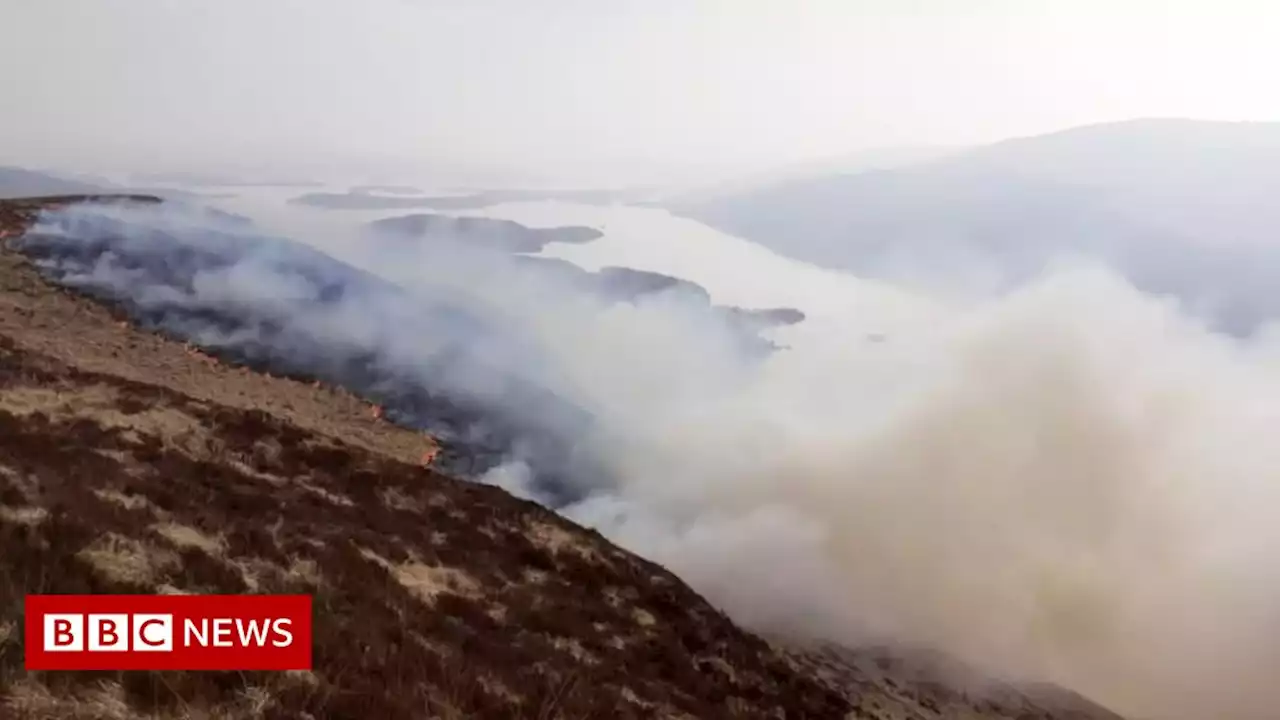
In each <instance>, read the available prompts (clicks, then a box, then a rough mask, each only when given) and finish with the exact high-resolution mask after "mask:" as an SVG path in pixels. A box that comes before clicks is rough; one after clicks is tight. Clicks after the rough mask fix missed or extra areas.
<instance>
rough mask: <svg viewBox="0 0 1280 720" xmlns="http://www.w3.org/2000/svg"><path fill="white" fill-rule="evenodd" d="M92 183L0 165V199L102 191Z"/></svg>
mask: <svg viewBox="0 0 1280 720" xmlns="http://www.w3.org/2000/svg"><path fill="white" fill-rule="evenodd" d="M102 191H103V188H102V187H100V186H97V185H94V184H92V183H88V182H83V181H80V180H72V179H68V178H64V177H58V176H54V175H50V174H47V173H42V172H37V171H35V170H27V169H25V168H18V167H4V166H0V199H3V198H18V197H24V196H28V195H68V194H75V193H79V194H83V193H96V192H102Z"/></svg>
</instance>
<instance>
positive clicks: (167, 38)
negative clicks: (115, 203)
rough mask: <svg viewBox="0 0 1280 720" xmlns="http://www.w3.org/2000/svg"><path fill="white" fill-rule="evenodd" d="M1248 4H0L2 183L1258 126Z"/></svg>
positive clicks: (1272, 29)
mask: <svg viewBox="0 0 1280 720" xmlns="http://www.w3.org/2000/svg"><path fill="white" fill-rule="evenodd" d="M1278 23H1280V4H1278V3H1274V2H1270V1H1269V0H1259V1H1258V2H1247V1H1246V0H1234V1H1233V0H1213V1H1212V2H1205V1H1200V0H1187V1H1186V2H1177V0H1164V1H1161V0H1149V1H1146V0H1100V1H1098V2H1094V1H1092V0H1065V1H1063V2H1058V1H1057V0H0V27H3V28H5V33H4V34H5V40H4V42H3V43H0V67H3V68H5V69H6V76H5V80H4V84H3V86H2V87H3V93H0V98H2V99H0V164H4V163H6V162H8V163H36V164H42V163H53V164H68V163H76V164H81V165H86V166H87V165H101V164H103V163H116V164H121V163H125V164H129V165H134V166H139V167H141V166H147V167H161V166H170V167H181V166H186V165H190V164H206V163H215V162H216V163H224V164H225V163H233V162H241V163H260V164H270V165H271V166H278V167H292V166H295V165H298V164H299V163H300V162H302V161H303V160H307V161H310V162H312V163H323V162H330V161H338V162H342V163H344V167H361V163H363V164H364V167H367V168H370V169H372V168H375V167H390V166H393V165H396V164H400V165H412V164H414V163H420V162H429V161H433V160H434V161H445V160H448V161H452V162H469V163H475V164H478V165H484V166H494V167H503V168H511V169H514V170H520V171H523V172H528V173H533V174H537V175H547V176H553V177H563V178H570V179H572V178H583V179H588V178H591V179H594V178H596V177H609V178H614V177H616V178H617V179H635V180H645V179H651V178H658V177H661V178H670V177H673V176H674V177H679V176H681V175H682V174H684V173H692V172H696V171H699V170H720V169H730V168H732V169H736V168H745V167H748V166H763V165H769V164H773V163H785V162H790V161H793V160H799V159H805V158H816V157H820V156H824V155H831V154H840V153H847V152H850V151H854V150H858V149H862V148H868V147H873V146H884V145H900V144H958V143H971V142H978V141H984V140H992V139H998V138H1002V137H1007V136H1010V135H1019V134H1034V133H1037V132H1042V131H1047V130H1053V129H1058V128H1062V127H1066V126H1071V125H1075V124H1082V123H1089V122H1097V121H1106V120H1116V119H1125V118H1131V117H1145V116H1190V117H1199V118H1213V119H1241V120H1243V119H1255V120H1280V94H1277V93H1275V92H1274V80H1273V78H1272V75H1271V74H1272V73H1273V71H1274V68H1277V67H1280V43H1277V42H1276V38H1277V37H1280V24H1278Z"/></svg>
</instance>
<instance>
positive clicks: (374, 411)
mask: <svg viewBox="0 0 1280 720" xmlns="http://www.w3.org/2000/svg"><path fill="white" fill-rule="evenodd" d="M369 414H370V415H372V416H373V419H374V420H381V419H382V406H381V405H374V406H372V407H371V408H370V409H369Z"/></svg>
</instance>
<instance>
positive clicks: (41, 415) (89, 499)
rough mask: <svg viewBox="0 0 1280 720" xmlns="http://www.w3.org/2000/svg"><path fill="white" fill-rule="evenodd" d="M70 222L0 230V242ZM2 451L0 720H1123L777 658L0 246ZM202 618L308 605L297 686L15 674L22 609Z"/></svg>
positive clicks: (495, 501)
mask: <svg viewBox="0 0 1280 720" xmlns="http://www.w3.org/2000/svg"><path fill="white" fill-rule="evenodd" d="M69 201H71V199H57V200H41V201H29V202H7V203H0V235H2V236H5V237H6V239H11V238H12V237H14V236H17V235H19V234H20V233H22V232H23V231H24V229H25V228H26V227H27V224H28V223H29V222H30V221H31V219H32V217H33V215H34V213H36V212H37V211H38V210H39V208H41V207H42V206H46V205H50V204H63V203H66V202H69ZM0 425H3V430H0V577H3V579H4V582H3V583H0V608H2V610H0V612H3V615H0V698H2V700H0V703H3V704H0V708H3V712H0V715H2V716H4V717H15V718H55V717H56V718H85V719H88V718H101V719H105V718H113V719H114V718H129V717H153V718H161V717H163V718H177V717H183V718H186V717H219V718H308V717H309V718H352V719H353V720H354V719H356V718H373V717H377V718H424V717H439V718H472V717H478V718H532V717H538V718H613V717H619V718H626V717H635V718H642V717H643V718H649V717H652V718H677V717H679V718H722V717H723V718H755V717H759V718H766V717H768V718H787V719H794V718H841V717H856V718H879V719H881V720H905V719H906V718H917V717H956V718H959V717H968V718H1009V719H1012V718H1044V719H1053V720H1058V719H1063V720H1065V719H1068V718H1069V719H1071V720H1093V719H1097V720H1104V719H1106V720H1111V719H1113V718H1114V717H1115V716H1113V715H1111V714H1109V713H1106V712H1105V711H1103V710H1101V709H1099V708H1096V707H1094V706H1092V705H1090V704H1089V703H1087V702H1085V701H1083V700H1080V699H1078V698H1074V697H1071V696H1069V695H1066V694H1061V693H1047V694H1041V693H1027V692H1022V691H1019V690H1015V689H1013V688H1010V687H1004V686H997V685H995V684H991V683H985V682H984V683H973V684H969V683H967V682H966V683H963V684H956V683H957V681H956V678H958V677H959V675H956V674H954V673H951V672H947V673H941V674H937V673H930V672H928V671H927V669H926V668H924V667H923V666H917V665H915V664H913V663H912V662H909V661H906V660H902V659H901V658H896V657H895V656H894V655H893V654H892V653H888V652H886V651H883V650H875V649H868V650H865V651H857V652H854V651H850V650H833V651H822V652H819V651H817V650H809V649H802V648H782V647H780V646H781V645H783V644H784V643H781V642H779V643H775V644H772V645H771V644H770V643H768V642H766V641H765V640H763V639H761V638H759V637H757V636H755V635H752V634H750V633H748V632H747V631H745V630H743V629H741V628H739V627H737V626H736V625H735V624H734V623H732V622H731V621H730V620H729V619H728V618H726V617H725V616H724V615H723V614H721V613H720V612H718V611H717V610H716V609H715V608H713V607H711V606H710V605H709V604H708V603H707V602H706V601H705V600H703V599H702V598H701V597H699V596H698V595H697V594H696V593H694V592H693V591H692V590H690V589H689V588H688V587H687V586H686V585H685V584H684V583H683V582H681V581H680V580H679V579H678V578H676V577H675V576H673V575H671V574H670V573H669V572H667V571H666V570H664V569H663V568H661V567H658V566H656V565H654V564H652V563H650V562H647V561H645V560H643V559H642V558H639V557H637V556H635V555H633V554H631V553H628V552H627V551H625V550H622V549H620V548H618V547H616V546H614V545H612V544H610V543H609V542H607V541H606V540H605V539H604V538H602V537H601V536H599V535H598V534H597V533H594V532H592V531H589V530H585V529H583V528H580V527H577V526H575V525H573V524H571V523H569V522H567V521H565V520H563V519H562V518H560V517H559V516H558V515H556V514H554V513H552V512H550V511H548V510H546V509H544V508H542V507H540V506H538V505H535V504H533V503H529V502H525V501H522V500H519V499H516V498H514V497H512V496H510V495H508V494H507V493H505V492H504V491H502V490H499V489H496V488H492V487H488V486H484V485H479V484H474V483H467V482H462V481H458V480H455V479H453V478H451V477H448V476H446V475H443V474H441V473H440V472H439V471H437V470H436V469H435V468H434V466H433V460H434V459H435V457H436V456H437V453H438V451H440V449H441V448H440V445H439V443H438V442H437V441H436V440H435V439H433V438H431V437H428V436H426V435H424V434H422V433H420V432H415V431H411V430H408V429H405V428H400V427H397V426H395V425H392V424H390V423H388V422H386V421H385V420H383V419H382V418H381V413H380V412H379V408H377V407H375V406H372V405H370V404H369V403H368V402H366V401H364V400H361V399H360V398H357V397H356V396H354V395H352V394H351V393H349V392H347V391H345V390H343V389H340V388H337V387H333V386H329V385H323V384H319V383H315V382H310V381H307V380H306V379H305V378H301V377H299V378H295V379H287V378H282V377H278V376H273V375H270V374H266V373H259V372H254V371H251V370H249V369H247V368H246V367H244V366H243V365H240V364H238V363H236V362H235V361H234V359H231V358H223V359H222V360H217V359H214V358H212V357H210V356H207V355H204V354H203V353H201V352H200V351H199V350H198V349H195V348H192V347H189V346H184V345H182V344H180V343H177V342H174V341H171V340H168V339H165V338H163V337H161V336H159V335H157V334H153V333H149V332H144V331H142V330H140V329H138V327H136V326H135V325H133V324H132V323H131V322H130V318H128V317H126V316H125V315H124V314H123V312H122V310H121V309H119V308H115V307H108V306H107V305H105V304H103V303H102V302H99V301H94V300H90V299H88V298H86V297H82V296H80V295H77V294H74V293H72V292H69V291H67V290H65V289H61V288H58V287H56V286H54V285H52V284H50V283H49V282H48V281H46V280H45V279H44V278H43V277H42V276H41V275H40V274H39V273H38V272H36V270H35V269H34V268H33V267H32V266H31V264H30V262H29V260H28V258H27V257H25V256H23V255H21V254H19V253H17V252H15V251H14V250H13V249H12V248H11V247H10V245H9V244H8V243H6V244H5V246H4V247H3V248H2V249H0ZM211 591H212V592H235V593H239V592H289V591H292V592H305V593H310V594H313V595H314V597H315V606H316V617H315V622H316V628H315V670H314V671H313V672H310V673H286V674H271V673H175V672H167V673H61V674H58V673H33V674H30V675H28V674H25V673H24V672H23V671H22V669H21V662H22V645H21V638H20V637H19V635H20V633H19V631H18V630H17V628H18V627H19V626H20V624H21V623H20V617H19V613H20V612H21V597H22V594H23V593H26V592H51V593H66V592H211ZM978 688H982V689H981V690H980V689H978Z"/></svg>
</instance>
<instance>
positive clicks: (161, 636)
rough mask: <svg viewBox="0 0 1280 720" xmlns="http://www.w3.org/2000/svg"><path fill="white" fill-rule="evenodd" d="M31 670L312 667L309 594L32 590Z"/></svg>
mask: <svg viewBox="0 0 1280 720" xmlns="http://www.w3.org/2000/svg"><path fill="white" fill-rule="evenodd" d="M25 607H26V620H25V628H24V632H25V635H24V639H25V645H26V667H27V669H28V670H310V669H311V597H310V596H309V595H28V596H27V597H26V606H25Z"/></svg>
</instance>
